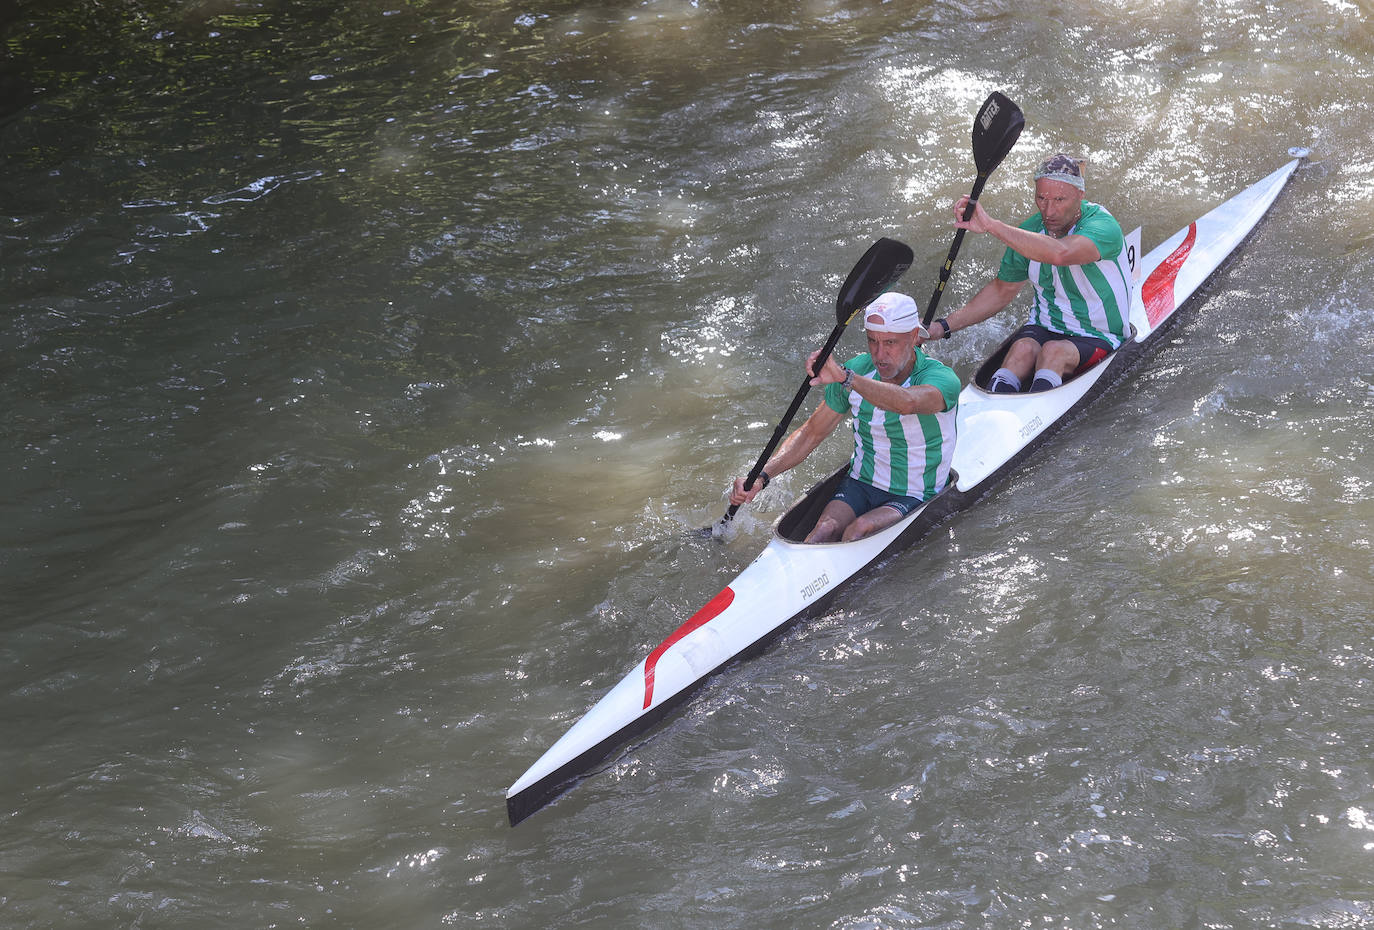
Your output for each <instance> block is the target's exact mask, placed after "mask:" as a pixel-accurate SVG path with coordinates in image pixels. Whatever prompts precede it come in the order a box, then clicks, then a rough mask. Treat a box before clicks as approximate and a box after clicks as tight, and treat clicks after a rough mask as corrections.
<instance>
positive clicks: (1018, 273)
mask: <svg viewBox="0 0 1374 930" xmlns="http://www.w3.org/2000/svg"><path fill="white" fill-rule="evenodd" d="M1083 164H1084V163H1083V162H1082V161H1081V160H1079V159H1075V158H1073V157H1071V156H1069V155H1064V154H1059V155H1054V156H1051V157H1050V158H1048V159H1046V160H1045V161H1044V162H1042V163H1041V165H1040V167H1039V168H1038V169H1036V172H1035V206H1036V207H1037V209H1038V210H1039V212H1038V213H1036V214H1035V215H1034V216H1032V217H1030V218H1029V219H1027V220H1026V221H1025V222H1024V223H1022V224H1021V225H1020V226H1010V225H1008V224H1006V223H1003V222H1002V221H1001V220H996V219H993V218H992V217H991V216H990V215H988V212H987V211H986V210H984V209H983V205H982V204H981V203H979V204H975V205H974V209H973V216H971V217H970V218H969V220H968V221H967V222H965V221H964V218H963V217H964V210H965V209H966V207H967V206H968V197H967V196H965V197H960V198H959V199H958V200H957V201H955V203H954V225H955V226H957V227H958V228H959V229H967V230H970V231H971V232H976V233H988V234H989V235H991V236H993V237H995V238H996V239H998V240H1000V241H1001V242H1002V243H1004V244H1005V245H1006V247H1007V248H1006V251H1005V252H1004V253H1003V254H1002V264H1001V267H1000V268H999V269H998V271H997V275H996V276H995V277H994V278H993V279H992V280H991V281H989V282H988V283H987V284H985V285H984V286H983V288H982V289H981V290H980V291H978V293H977V294H975V295H973V298H972V299H971V300H969V302H968V303H966V304H964V305H963V306H962V307H960V308H959V309H958V310H955V311H954V312H953V313H951V314H950V315H949V316H948V317H946V318H944V319H940V320H936V321H935V322H934V323H931V324H930V327H931V328H930V336H929V338H932V339H948V338H949V337H950V335H951V334H952V333H955V332H957V331H959V330H961V329H964V328H965V327H968V326H972V325H973V324H975V323H980V322H982V321H983V320H986V319H987V318H988V317H990V316H993V315H994V314H996V313H998V312H1000V311H1001V310H1003V309H1005V308H1006V307H1007V306H1008V305H1009V304H1010V303H1011V302H1012V299H1013V298H1015V297H1016V295H1017V294H1018V293H1020V291H1021V286H1022V285H1024V284H1025V283H1026V281H1028V280H1029V281H1030V282H1031V284H1032V285H1034V290H1035V293H1034V299H1033V302H1032V304H1031V313H1030V319H1029V321H1028V322H1027V323H1026V325H1025V326H1023V327H1021V329H1020V330H1018V331H1017V332H1016V334H1015V341H1014V342H1013V343H1012V345H1011V348H1010V349H1009V350H1008V351H1007V355H1006V358H1005V359H1004V360H1003V361H1002V367H1001V368H999V369H998V370H997V372H996V373H995V374H994V375H993V376H992V380H991V382H990V383H989V384H988V385H986V387H987V389H988V390H989V391H993V392H995V393H1007V392H1016V391H1020V390H1021V389H1022V387H1023V385H1024V383H1025V382H1026V380H1027V378H1029V377H1030V375H1031V373H1032V372H1034V373H1035V377H1034V379H1033V380H1032V381H1031V382H1030V390H1032V391H1044V390H1048V389H1050V388H1055V387H1059V385H1060V384H1062V383H1063V382H1064V379H1065V378H1067V377H1068V376H1069V375H1072V374H1073V373H1075V372H1077V371H1079V370H1080V369H1082V368H1087V367H1089V366H1091V365H1093V364H1094V363H1096V362H1097V361H1099V360H1101V359H1102V358H1104V357H1105V356H1107V355H1108V354H1110V353H1111V352H1113V351H1115V350H1116V349H1118V348H1120V347H1121V344H1122V343H1123V342H1125V341H1126V339H1127V338H1128V337H1129V336H1130V294H1131V285H1130V281H1131V272H1130V267H1129V265H1128V264H1127V255H1126V249H1125V237H1124V236H1123V235H1122V232H1121V224H1120V223H1118V222H1117V221H1116V218H1115V217H1114V216H1112V215H1111V213H1109V212H1108V211H1107V208H1106V207H1104V206H1102V205H1101V204H1096V203H1092V202H1090V201H1087V200H1084V199H1083V194H1084V190H1085V185H1084V181H1083ZM937 327H938V329H937ZM924 341H925V340H924V339H919V340H917V344H918V345H919V344H920V343H922V342H924Z"/></svg>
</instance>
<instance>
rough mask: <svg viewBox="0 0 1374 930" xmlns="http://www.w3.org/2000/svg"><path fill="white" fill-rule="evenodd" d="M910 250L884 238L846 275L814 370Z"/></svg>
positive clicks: (720, 525)
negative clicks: (833, 318)
mask: <svg viewBox="0 0 1374 930" xmlns="http://www.w3.org/2000/svg"><path fill="white" fill-rule="evenodd" d="M912 258H913V256H912V252H911V247H910V246H908V245H906V244H905V243H902V242H898V241H897V240H896V239H888V238H886V237H884V238H882V239H879V240H878V241H877V242H875V243H873V244H872V245H871V246H869V248H868V251H867V252H865V253H864V256H863V258H861V259H859V263H858V264H857V265H855V266H854V270H853V271H851V272H849V277H848V278H846V279H845V282H844V286H843V287H841V288H840V293H839V296H838V297H836V298H835V320H836V323H835V328H834V329H832V330H831V331H830V338H828V339H827V340H826V341H825V345H824V346H823V347H822V348H821V354H820V355H818V356H817V357H816V365H815V370H816V371H820V370H821V366H822V365H824V364H825V360H826V359H828V358H829V357H830V353H831V351H832V350H834V348H835V344H836V343H837V342H839V341H840V336H841V335H842V334H843V333H844V328H845V327H846V326H848V325H849V321H850V320H852V319H854V317H856V316H858V315H859V311H860V310H862V309H863V308H864V307H867V306H868V305H869V304H871V303H873V301H875V300H877V299H878V297H879V296H880V295H881V294H882V293H883V292H884V291H886V290H887V289H888V288H890V287H892V285H894V284H896V283H897V279H898V278H900V277H901V276H902V275H903V274H904V273H905V272H906V270H907V269H908V268H910V267H911V261H912ZM809 390H811V377H810V376H809V375H808V376H807V377H806V378H804V379H803V380H802V383H801V387H800V388H799V389H798V390H797V394H796V396H795V397H793V398H792V404H791V406H789V407H788V408H787V412H786V413H785V414H783V417H782V420H781V421H780V422H779V423H778V425H777V428H776V429H774V430H773V438H772V439H769V440H768V445H766V446H764V448H763V454H762V455H760V456H759V460H758V461H757V462H755V463H754V467H753V468H752V469H750V470H749V475H748V477H747V478H745V480H744V489H745V490H746V491H747V490H749V489H750V488H752V487H753V486H754V482H755V481H757V480H758V477H759V475H761V474H762V473H763V466H765V465H767V464H768V458H769V456H771V455H772V454H773V450H774V449H776V448H777V447H778V443H779V442H781V441H782V437H783V433H785V432H786V431H787V425H788V424H789V423H791V422H792V417H794V416H796V413H797V409H798V408H800V407H801V404H802V399H803V398H805V397H806V392H807V391H809ZM738 510H739V505H738V504H731V505H730V509H729V510H727V511H725V516H723V517H721V518H720V520H719V521H718V522H717V523H716V524H715V525H714V526H709V527H706V528H705V529H704V532H706V533H711V534H712V535H719V534H720V533H721V532H723V531H724V530H725V528H726V527H727V526H729V524H730V521H731V520H733V519H734V518H735V512H736V511H738Z"/></svg>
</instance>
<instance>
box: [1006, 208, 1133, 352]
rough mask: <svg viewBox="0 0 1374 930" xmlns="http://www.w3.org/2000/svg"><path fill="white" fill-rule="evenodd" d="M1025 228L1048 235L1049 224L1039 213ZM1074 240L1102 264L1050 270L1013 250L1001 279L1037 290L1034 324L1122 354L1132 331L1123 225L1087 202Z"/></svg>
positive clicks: (1032, 320) (1128, 272)
mask: <svg viewBox="0 0 1374 930" xmlns="http://www.w3.org/2000/svg"><path fill="white" fill-rule="evenodd" d="M1021 228H1022V229H1027V230H1030V231H1031V232H1035V233H1043V232H1044V231H1045V221H1044V219H1043V218H1042V217H1041V216H1040V214H1039V213H1037V214H1035V215H1034V216H1032V217H1031V218H1030V219H1028V220H1026V221H1025V222H1024V223H1022V224H1021ZM1069 235H1075V236H1086V237H1088V238H1089V239H1091V240H1092V241H1093V242H1094V243H1096V245H1097V251H1098V253H1099V254H1100V255H1101V256H1102V258H1101V260H1100V261H1096V262H1092V263H1090V264H1087V265H1065V266H1055V265H1046V264H1043V263H1042V262H1034V261H1031V260H1029V259H1028V258H1026V257H1025V256H1024V255H1021V254H1020V253H1019V252H1017V251H1016V250H1015V249H1011V248H1008V249H1007V250H1006V251H1005V252H1004V253H1002V264H1001V267H1000V268H999V269H998V270H997V277H998V278H1000V279H1001V280H1003V281H1026V280H1029V281H1030V282H1031V284H1033V285H1034V286H1035V298H1034V302H1033V304H1032V306H1031V313H1030V320H1029V322H1031V323H1037V324H1039V325H1041V326H1044V327H1045V328H1046V329H1049V330H1052V331H1054V332H1056V333H1066V334H1068V335H1072V336H1094V337H1096V338H1098V339H1103V340H1106V342H1107V343H1108V344H1109V345H1110V346H1111V347H1112V348H1113V349H1116V348H1120V346H1121V344H1122V343H1123V342H1125V341H1126V339H1127V338H1128V337H1129V336H1130V330H1131V321H1130V317H1131V269H1130V266H1129V265H1128V264H1127V262H1126V249H1125V242H1126V240H1125V236H1124V235H1123V234H1122V232H1121V224H1120V223H1118V222H1117V221H1116V217H1114V216H1112V215H1111V213H1110V212H1108V210H1107V208H1106V207H1104V206H1102V205H1101V204H1096V203H1091V202H1089V201H1087V200H1085V201H1083V214H1082V215H1081V216H1080V217H1079V218H1078V222H1077V223H1075V224H1074V226H1073V228H1072V229H1070V230H1069Z"/></svg>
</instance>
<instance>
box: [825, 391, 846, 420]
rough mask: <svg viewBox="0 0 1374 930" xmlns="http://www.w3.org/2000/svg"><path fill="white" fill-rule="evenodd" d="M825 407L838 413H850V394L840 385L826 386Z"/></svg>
mask: <svg viewBox="0 0 1374 930" xmlns="http://www.w3.org/2000/svg"><path fill="white" fill-rule="evenodd" d="M825 405H826V406H827V407H829V408H830V409H831V410H833V411H835V412H836V413H848V412H849V392H848V391H846V390H845V389H844V388H843V387H841V386H840V385H838V384H827V385H826V386H825Z"/></svg>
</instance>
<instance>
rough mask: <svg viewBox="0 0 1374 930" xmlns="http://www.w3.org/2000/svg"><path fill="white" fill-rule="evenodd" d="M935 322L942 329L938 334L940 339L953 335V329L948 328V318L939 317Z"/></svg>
mask: <svg viewBox="0 0 1374 930" xmlns="http://www.w3.org/2000/svg"><path fill="white" fill-rule="evenodd" d="M935 322H936V323H939V324H940V328H941V329H943V330H944V333H943V334H942V335H941V336H940V338H941V339H948V338H949V337H950V336H953V335H954V330H952V329H950V328H949V320H947V319H945V318H944V317H940V318H939V319H938V320H936V321H935Z"/></svg>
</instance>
